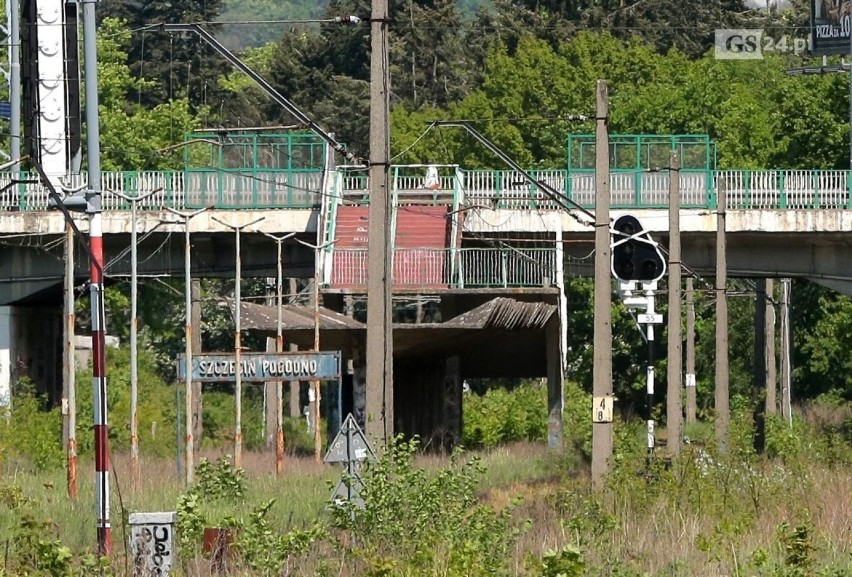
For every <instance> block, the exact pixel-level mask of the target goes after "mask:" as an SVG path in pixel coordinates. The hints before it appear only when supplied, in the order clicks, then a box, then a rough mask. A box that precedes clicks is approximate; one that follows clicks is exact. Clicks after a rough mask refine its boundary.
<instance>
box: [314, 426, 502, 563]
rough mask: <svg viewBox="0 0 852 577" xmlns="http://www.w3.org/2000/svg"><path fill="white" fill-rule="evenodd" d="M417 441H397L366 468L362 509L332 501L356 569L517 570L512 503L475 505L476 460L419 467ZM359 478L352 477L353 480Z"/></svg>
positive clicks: (335, 519) (361, 491)
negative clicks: (498, 508) (496, 508)
mask: <svg viewBox="0 0 852 577" xmlns="http://www.w3.org/2000/svg"><path fill="white" fill-rule="evenodd" d="M418 444H419V440H418V439H416V438H414V439H412V440H410V441H408V442H403V441H401V440H399V439H397V440H396V442H394V443H393V444H392V445H391V446H389V447H388V450H387V451H386V452H385V453H384V454H383V455H382V457H381V458H380V459H379V461H378V462H376V463H369V464H367V465H366V469H365V471H363V472H362V473H361V475H360V480H361V482H362V484H361V485H360V486H359V487H358V494H359V495H360V496H361V498H362V499H363V508H359V507H358V505H357V504H355V503H354V502H350V501H339V502H337V503H335V504H333V505H332V506H331V512H332V516H333V521H332V524H333V526H334V527H335V528H337V529H341V530H344V531H345V532H346V533H345V534H346V537H344V536H343V535H341V536H340V541H341V543H340V545H341V546H342V547H344V548H345V549H349V550H350V551H351V555H353V556H354V557H355V558H356V559H357V560H358V562H359V565H360V567H357V568H356V570H355V571H354V572H353V574H367V575H408V576H411V577H415V576H423V577H426V576H429V577H431V576H432V575H448V576H456V575H458V576H461V575H465V576H469V577H474V576H483V577H484V576H489V577H492V576H499V575H509V574H511V568H510V559H511V552H512V549H513V546H514V542H515V540H516V538H517V536H518V531H517V530H516V529H515V528H514V527H513V526H512V523H511V517H510V514H509V510H503V511H501V512H497V511H494V510H493V509H491V508H490V507H487V506H484V505H480V504H477V500H476V494H475V489H476V485H477V482H478V480H479V478H480V476H481V474H482V472H483V470H482V467H481V465H480V463H479V461H478V459H469V460H467V461H464V462H463V461H462V460H461V459H460V454H458V453H457V454H455V455H454V456H453V459H452V464H451V465H450V467H448V468H446V469H441V470H439V471H437V472H435V473H434V474H428V473H427V472H426V471H424V470H421V469H417V468H415V467H414V466H413V458H414V455H415V453H416V451H417V447H418ZM350 481H354V479H350Z"/></svg>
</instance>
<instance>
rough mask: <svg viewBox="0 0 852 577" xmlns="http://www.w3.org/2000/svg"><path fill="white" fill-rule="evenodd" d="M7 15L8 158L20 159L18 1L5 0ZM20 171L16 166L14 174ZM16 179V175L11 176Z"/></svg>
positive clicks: (19, 37) (19, 39)
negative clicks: (9, 111) (9, 110)
mask: <svg viewBox="0 0 852 577" xmlns="http://www.w3.org/2000/svg"><path fill="white" fill-rule="evenodd" d="M7 2H8V3H7V11H8V14H9V40H8V42H9V60H10V71H9V76H10V78H9V103H10V109H11V114H10V118H9V156H11V157H12V158H20V157H21V10H20V0H7ZM19 169H20V165H16V168H15V172H16V173H17V171H18V170H19ZM13 178H17V175H15V176H13Z"/></svg>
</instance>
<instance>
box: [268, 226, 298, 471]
mask: <svg viewBox="0 0 852 577" xmlns="http://www.w3.org/2000/svg"><path fill="white" fill-rule="evenodd" d="M264 234H265V235H266V236H268V237H269V238H271V239H272V240H274V241H275V245H276V249H277V251H276V259H275V262H276V264H277V273H278V274H277V276H276V278H275V300H276V310H277V315H276V322H275V352H276V353H281V352H283V351H284V320H283V314H284V255H283V254H282V252H283V251H282V248H283V247H282V244H283V243H284V241H285V240H287V239H288V238H291V237H293V236H296V233H295V232H291V233H290V234H285V235H284V236H275V235H272V234H269V233H264ZM267 349H268V347H267ZM272 385H273V386H274V387H275V439H274V443H273V444H274V446H275V474H276V475H278V476H279V477H280V476H281V475H283V474H284V382H283V381H273V382H272ZM268 388H269V387H268V386H267V389H268ZM267 403H269V400H268V396H267ZM268 408H269V407H268V406H267V412H266V427H267V428H266V433H267V436H269V429H270V428H271V426H272V421H271V419H269V410H268Z"/></svg>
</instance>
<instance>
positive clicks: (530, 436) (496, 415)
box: [462, 383, 547, 449]
mask: <svg viewBox="0 0 852 577" xmlns="http://www.w3.org/2000/svg"><path fill="white" fill-rule="evenodd" d="M546 438H547V388H546V387H544V386H540V385H537V384H530V383H524V384H522V385H521V386H519V387H516V388H514V389H512V390H511V391H510V390H506V389H502V388H499V389H491V390H489V391H486V393H485V394H484V395H481V396H480V395H477V394H475V393H470V394H467V395H465V398H464V431H463V432H462V439H463V443H464V445H465V446H467V447H484V448H488V449H490V448H493V447H496V446H497V445H500V444H503V443H510V442H512V441H544V440H545V439H546Z"/></svg>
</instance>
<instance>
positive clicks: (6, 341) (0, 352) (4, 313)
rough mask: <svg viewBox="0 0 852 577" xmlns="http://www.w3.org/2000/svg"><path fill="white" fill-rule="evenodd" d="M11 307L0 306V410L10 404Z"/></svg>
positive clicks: (7, 407) (6, 408)
mask: <svg viewBox="0 0 852 577" xmlns="http://www.w3.org/2000/svg"><path fill="white" fill-rule="evenodd" d="M12 355H13V353H12V307H0V410H3V411H5V410H8V409H9V408H10V407H11V406H12Z"/></svg>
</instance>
